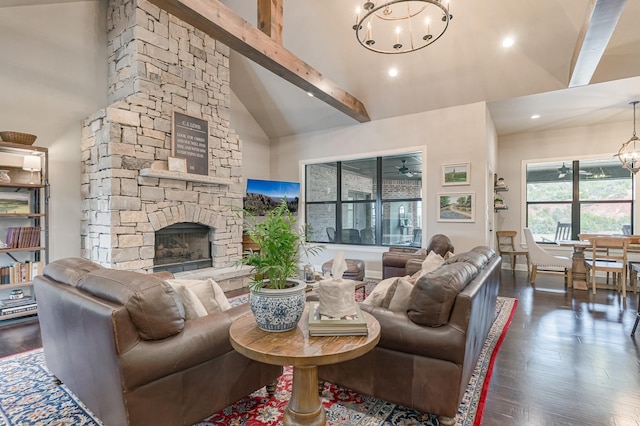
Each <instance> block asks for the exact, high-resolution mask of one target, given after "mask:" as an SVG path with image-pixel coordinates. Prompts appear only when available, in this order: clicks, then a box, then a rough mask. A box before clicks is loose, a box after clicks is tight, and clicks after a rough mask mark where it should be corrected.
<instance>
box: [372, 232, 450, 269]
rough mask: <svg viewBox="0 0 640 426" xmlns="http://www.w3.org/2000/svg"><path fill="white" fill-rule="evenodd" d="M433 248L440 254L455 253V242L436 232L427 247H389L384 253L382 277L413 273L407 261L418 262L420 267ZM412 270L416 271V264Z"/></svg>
mask: <svg viewBox="0 0 640 426" xmlns="http://www.w3.org/2000/svg"><path fill="white" fill-rule="evenodd" d="M431 250H433V251H434V252H436V253H438V254H439V255H440V256H444V255H446V254H447V252H451V253H453V252H454V251H453V250H454V248H453V243H452V242H451V240H450V239H449V237H447V236H446V235H443V234H435V235H433V236H432V237H431V239H430V240H429V243H428V244H427V248H426V249H425V250H420V249H418V248H416V247H389V251H387V252H385V253H382V278H383V279H385V278H390V277H403V276H405V275H411V273H410V271H408V270H407V262H409V261H411V262H410V263H414V265H415V264H416V263H418V264H419V265H418V269H420V267H419V266H420V265H421V264H422V261H423V260H424V259H425V258H426V257H427V254H429V253H430V252H431ZM411 271H413V272H415V266H414V268H413V269H411Z"/></svg>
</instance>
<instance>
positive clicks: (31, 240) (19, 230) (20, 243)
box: [6, 226, 40, 248]
mask: <svg viewBox="0 0 640 426" xmlns="http://www.w3.org/2000/svg"><path fill="white" fill-rule="evenodd" d="M6 243H7V247H8V248H32V247H39V246H40V227H39V226H19V227H9V228H7V241H6Z"/></svg>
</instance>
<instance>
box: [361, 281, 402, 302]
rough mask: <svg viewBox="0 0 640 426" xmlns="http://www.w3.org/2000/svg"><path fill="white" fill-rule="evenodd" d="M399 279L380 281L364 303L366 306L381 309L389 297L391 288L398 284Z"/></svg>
mask: <svg viewBox="0 0 640 426" xmlns="http://www.w3.org/2000/svg"><path fill="white" fill-rule="evenodd" d="M398 278H399V277H391V278H387V279H384V280H382V281H380V282H379V283H378V284H376V286H375V287H374V288H373V290H371V293H369V295H368V296H367V297H366V298H365V299H364V300H363V301H362V303H364V304H365V305H371V306H377V307H380V306H382V304H383V303H384V299H385V297H386V295H387V291H388V290H389V287H391V285H393V283H395V282H396V280H397V279H398Z"/></svg>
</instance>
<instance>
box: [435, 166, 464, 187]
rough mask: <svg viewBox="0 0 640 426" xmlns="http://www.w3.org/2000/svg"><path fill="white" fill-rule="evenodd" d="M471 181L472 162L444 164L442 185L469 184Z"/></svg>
mask: <svg viewBox="0 0 640 426" xmlns="http://www.w3.org/2000/svg"><path fill="white" fill-rule="evenodd" d="M470 183H471V163H458V164H444V165H443V166H442V185H443V186H448V185H469V184H470Z"/></svg>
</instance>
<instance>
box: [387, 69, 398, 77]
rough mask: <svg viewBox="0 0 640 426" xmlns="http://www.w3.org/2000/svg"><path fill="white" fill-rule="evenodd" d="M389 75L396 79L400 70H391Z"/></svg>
mask: <svg viewBox="0 0 640 426" xmlns="http://www.w3.org/2000/svg"><path fill="white" fill-rule="evenodd" d="M389 75H390V76H391V77H395V76H397V75H398V70H397V69H396V68H391V69H389Z"/></svg>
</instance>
